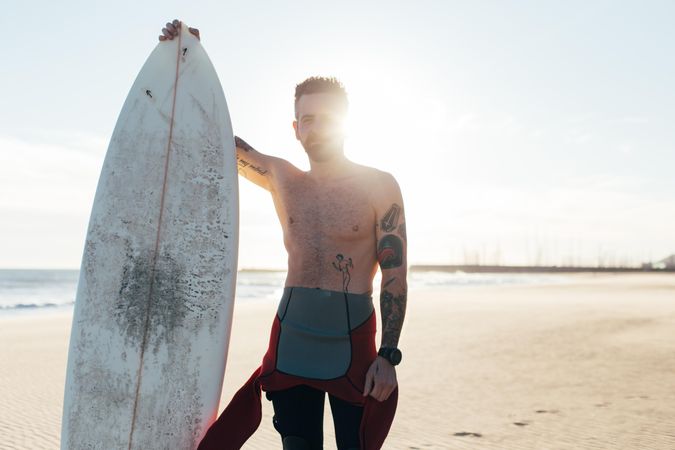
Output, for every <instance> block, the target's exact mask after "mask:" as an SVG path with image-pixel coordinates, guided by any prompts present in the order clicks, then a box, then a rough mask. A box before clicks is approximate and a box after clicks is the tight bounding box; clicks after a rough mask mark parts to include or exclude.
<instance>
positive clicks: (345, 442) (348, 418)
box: [328, 394, 363, 450]
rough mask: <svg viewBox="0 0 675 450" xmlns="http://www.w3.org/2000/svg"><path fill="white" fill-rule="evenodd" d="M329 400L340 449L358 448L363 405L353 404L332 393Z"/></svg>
mask: <svg viewBox="0 0 675 450" xmlns="http://www.w3.org/2000/svg"><path fill="white" fill-rule="evenodd" d="M328 400H329V401H330V410H331V413H332V414H333V424H334V426H335V442H336V443H337V448H338V450H352V449H358V448H359V427H360V426H361V417H363V406H359V405H353V404H351V403H349V402H346V401H344V400H341V399H339V398H337V397H334V396H332V395H330V394H329V395H328Z"/></svg>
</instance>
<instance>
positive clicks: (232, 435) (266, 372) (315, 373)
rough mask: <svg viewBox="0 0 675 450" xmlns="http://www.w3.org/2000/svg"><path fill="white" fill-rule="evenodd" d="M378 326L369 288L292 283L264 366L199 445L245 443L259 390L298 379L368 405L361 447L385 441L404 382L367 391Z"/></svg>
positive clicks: (205, 449) (202, 448) (204, 449)
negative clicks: (377, 394)
mask: <svg viewBox="0 0 675 450" xmlns="http://www.w3.org/2000/svg"><path fill="white" fill-rule="evenodd" d="M375 331H376V317H375V311H374V308H373V303H372V298H371V297H370V296H368V295H363V294H350V293H344V292H338V291H329V290H324V289H318V288H316V289H315V288H305V287H286V288H285V289H284V294H283V296H282V298H281V301H280V302H279V307H278V310H277V313H276V315H275V317H274V320H273V322H272V331H271V335H270V342H269V347H268V349H267V353H266V354H265V356H264V358H263V362H262V365H261V366H260V367H258V368H257V369H256V370H255V371H254V372H253V374H252V375H251V377H250V378H249V379H248V381H247V382H246V383H244V385H243V386H242V387H241V388H240V389H239V391H238V392H237V393H236V394H235V395H234V397H233V398H232V400H231V401H230V403H229V405H228V406H227V407H226V408H225V410H224V411H223V412H222V414H221V415H220V417H219V418H218V420H217V421H215V422H214V423H213V424H212V425H211V427H210V428H209V430H208V432H207V433H206V435H205V436H204V438H203V439H202V441H201V443H200V445H199V450H215V449H219V450H231V449H232V450H234V449H239V448H241V446H242V445H243V444H244V442H246V440H247V439H248V438H249V437H250V436H251V435H252V434H253V433H254V432H255V430H256V429H257V428H258V426H259V425H260V420H261V418H262V407H261V389H262V390H264V391H266V392H268V393H270V395H271V398H272V399H273V398H274V395H275V392H278V391H284V390H286V389H289V388H293V387H295V386H299V385H305V386H308V387H310V388H314V389H317V390H320V391H323V392H327V393H328V394H329V395H331V396H334V397H336V398H338V399H340V400H342V401H343V402H346V404H351V405H354V406H360V407H363V411H362V416H361V421H360V425H359V443H360V448H361V450H376V449H379V448H381V447H382V444H383V442H384V439H385V438H386V436H387V433H388V432H389V428H390V427H391V422H392V420H393V419H394V414H395V412H396V404H397V400H398V388H397V389H395V390H394V391H393V392H392V393H391V395H390V396H389V398H388V399H387V400H385V401H383V402H379V401H377V400H376V399H374V398H373V397H371V396H368V397H363V395H362V394H363V391H364V385H365V377H366V372H367V371H368V369H369V367H370V365H371V364H372V362H373V361H374V360H375V358H376V357H377V350H376V348H375ZM275 415H276V414H275ZM277 429H278V428H277ZM282 435H283V433H282Z"/></svg>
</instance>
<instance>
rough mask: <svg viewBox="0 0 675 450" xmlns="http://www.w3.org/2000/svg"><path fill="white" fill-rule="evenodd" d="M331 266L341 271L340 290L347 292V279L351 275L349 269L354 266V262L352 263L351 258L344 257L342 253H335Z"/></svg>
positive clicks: (349, 278)
mask: <svg viewBox="0 0 675 450" xmlns="http://www.w3.org/2000/svg"><path fill="white" fill-rule="evenodd" d="M333 267H334V268H335V270H337V271H338V272H341V273H342V290H343V291H345V292H349V281H350V280H351V278H352V276H351V274H350V273H349V269H353V268H354V263H352V259H351V258H345V257H344V255H343V254H342V253H338V254H337V255H335V261H333Z"/></svg>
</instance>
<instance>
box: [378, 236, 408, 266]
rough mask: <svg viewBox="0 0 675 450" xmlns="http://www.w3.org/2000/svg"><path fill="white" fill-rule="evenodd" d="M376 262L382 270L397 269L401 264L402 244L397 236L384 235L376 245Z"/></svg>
mask: <svg viewBox="0 0 675 450" xmlns="http://www.w3.org/2000/svg"><path fill="white" fill-rule="evenodd" d="M377 261H378V262H379V263H380V267H381V268H382V269H392V268H394V267H399V266H400V265H401V264H402V263H403V242H401V239H400V238H399V237H398V236H395V235H393V234H386V235H384V237H382V239H380V242H379V243H378V244H377Z"/></svg>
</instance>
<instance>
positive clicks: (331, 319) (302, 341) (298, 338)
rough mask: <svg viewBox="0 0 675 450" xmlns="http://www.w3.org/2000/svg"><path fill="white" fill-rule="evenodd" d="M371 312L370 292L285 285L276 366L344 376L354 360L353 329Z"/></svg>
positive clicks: (311, 374) (303, 373) (302, 372)
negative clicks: (350, 291) (352, 358)
mask: <svg viewBox="0 0 675 450" xmlns="http://www.w3.org/2000/svg"><path fill="white" fill-rule="evenodd" d="M372 313H373V301H372V297H370V296H368V295H364V294H349V293H344V292H338V291H328V290H323V289H312V288H305V287H287V288H284V295H283V297H282V298H281V301H280V302H279V308H278V310H277V315H278V317H279V320H280V322H281V332H280V334H279V342H278V346H277V369H278V370H280V371H282V372H285V373H288V374H290V375H297V376H301V377H305V378H314V379H320V380H330V379H333V378H338V377H341V376H343V375H344V374H345V373H346V372H347V370H348V369H349V366H350V364H351V357H352V355H351V340H350V332H351V331H352V330H353V329H355V328H356V327H358V326H359V325H361V324H363V323H364V322H365V321H366V320H367V319H368V318H369V317H370V315H371V314H372Z"/></svg>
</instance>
